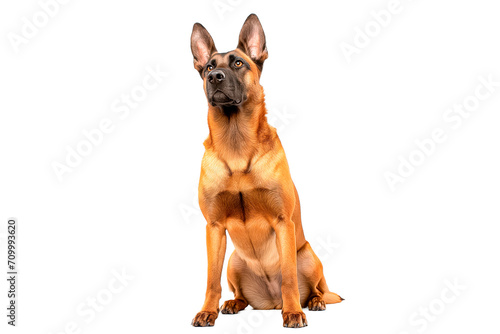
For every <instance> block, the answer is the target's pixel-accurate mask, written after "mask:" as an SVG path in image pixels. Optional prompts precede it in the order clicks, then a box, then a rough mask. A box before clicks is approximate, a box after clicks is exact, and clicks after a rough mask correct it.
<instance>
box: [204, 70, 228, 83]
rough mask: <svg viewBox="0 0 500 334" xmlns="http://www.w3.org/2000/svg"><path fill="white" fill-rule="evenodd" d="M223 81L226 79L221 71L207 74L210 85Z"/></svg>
mask: <svg viewBox="0 0 500 334" xmlns="http://www.w3.org/2000/svg"><path fill="white" fill-rule="evenodd" d="M224 79H226V75H225V74H224V72H222V71H221V70H215V71H212V72H210V73H209V74H208V82H210V83H214V82H221V81H224Z"/></svg>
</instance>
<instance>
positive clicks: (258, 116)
mask: <svg viewBox="0 0 500 334" xmlns="http://www.w3.org/2000/svg"><path fill="white" fill-rule="evenodd" d="M208 127H209V131H210V135H209V137H208V138H207V140H206V141H205V143H204V145H205V148H206V149H212V150H214V151H215V152H216V153H217V155H218V156H219V157H220V158H221V159H222V160H224V161H225V162H226V163H227V164H229V165H242V164H248V166H249V165H250V161H251V160H252V158H255V157H256V155H260V154H262V153H264V152H266V151H267V150H268V149H269V147H270V145H272V141H273V139H274V136H275V131H273V129H272V128H271V127H270V126H269V124H268V123H267V117H266V105H265V102H264V97H263V94H262V97H261V98H258V99H252V100H248V101H246V102H245V103H243V104H242V105H240V106H228V107H214V106H211V105H209V108H208ZM240 167H241V166H240ZM236 168H238V169H240V168H239V167H236Z"/></svg>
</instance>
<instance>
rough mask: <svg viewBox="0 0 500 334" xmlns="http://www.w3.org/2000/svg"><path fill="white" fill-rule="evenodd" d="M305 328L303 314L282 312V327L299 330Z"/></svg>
mask: <svg viewBox="0 0 500 334" xmlns="http://www.w3.org/2000/svg"><path fill="white" fill-rule="evenodd" d="M306 326H307V319H306V315H305V314H304V312H283V327H288V328H301V327H306Z"/></svg>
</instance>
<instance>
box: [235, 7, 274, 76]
mask: <svg viewBox="0 0 500 334" xmlns="http://www.w3.org/2000/svg"><path fill="white" fill-rule="evenodd" d="M238 49H240V50H241V51H243V52H245V53H246V55H247V56H249V57H250V58H251V59H252V60H253V61H254V63H255V64H257V66H258V67H259V69H260V70H261V71H262V66H263V65H264V60H266V59H267V56H268V54H267V47H266V35H264V29H262V25H261V24H260V21H259V18H258V17H257V15H255V14H250V15H249V16H248V17H247V19H246V21H245V23H244V24H243V27H242V28H241V31H240V38H239V41H238Z"/></svg>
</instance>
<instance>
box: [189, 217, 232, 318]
mask: <svg viewBox="0 0 500 334" xmlns="http://www.w3.org/2000/svg"><path fill="white" fill-rule="evenodd" d="M225 253H226V229H225V228H224V226H223V225H222V224H220V223H218V222H213V223H211V222H209V223H208V224H207V255H208V274H207V293H206V294H205V303H204V304H203V308H202V309H201V311H200V312H198V314H196V316H195V317H194V319H193V321H192V323H191V324H192V325H193V326H195V327H205V326H213V325H214V323H215V319H217V317H218V316H219V300H220V298H221V292H222V288H221V285H220V278H221V274H222V266H223V264H224V255H225Z"/></svg>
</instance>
